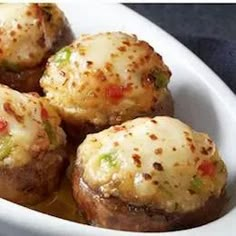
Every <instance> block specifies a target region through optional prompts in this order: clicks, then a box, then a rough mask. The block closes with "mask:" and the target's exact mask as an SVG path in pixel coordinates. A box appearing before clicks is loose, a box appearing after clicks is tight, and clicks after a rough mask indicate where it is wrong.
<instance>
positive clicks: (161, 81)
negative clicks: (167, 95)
mask: <svg viewBox="0 0 236 236" xmlns="http://www.w3.org/2000/svg"><path fill="white" fill-rule="evenodd" d="M151 75H152V76H153V77H154V78H155V86H156V87H157V88H165V87H166V86H167V84H168V83H169V79H168V76H167V75H166V74H165V73H164V72H162V71H159V70H157V69H155V70H154V71H153V72H152V73H151Z"/></svg>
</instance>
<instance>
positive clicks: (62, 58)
mask: <svg viewBox="0 0 236 236" xmlns="http://www.w3.org/2000/svg"><path fill="white" fill-rule="evenodd" d="M71 54H72V52H71V49H70V48H69V47H65V48H63V49H61V50H60V51H59V52H57V53H56V55H55V56H54V60H55V62H56V63H57V65H59V66H60V65H63V64H65V63H69V62H70V58H71Z"/></svg>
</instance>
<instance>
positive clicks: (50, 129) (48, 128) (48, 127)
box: [43, 120, 57, 146]
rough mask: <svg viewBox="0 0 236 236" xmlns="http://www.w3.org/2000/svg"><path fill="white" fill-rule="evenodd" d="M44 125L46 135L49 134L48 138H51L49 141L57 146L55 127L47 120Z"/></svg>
mask: <svg viewBox="0 0 236 236" xmlns="http://www.w3.org/2000/svg"><path fill="white" fill-rule="evenodd" d="M43 125H44V129H45V131H46V133H47V135H48V138H49V140H50V143H51V144H52V145H55V146H56V145H57V137H56V134H55V132H54V130H53V127H52V125H51V124H50V122H49V121H47V120H45V121H44V122H43Z"/></svg>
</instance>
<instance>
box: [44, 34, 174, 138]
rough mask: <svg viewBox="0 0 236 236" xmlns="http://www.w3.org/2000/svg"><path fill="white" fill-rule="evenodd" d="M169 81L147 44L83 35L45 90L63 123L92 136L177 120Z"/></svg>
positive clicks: (60, 59)
mask: <svg viewBox="0 0 236 236" xmlns="http://www.w3.org/2000/svg"><path fill="white" fill-rule="evenodd" d="M170 76H171V72H170V70H169V69H168V67H167V66H166V65H165V64H164V62H163V60H162V57H161V56H160V55H159V54H157V53H156V52H155V51H154V49H153V48H152V47H151V46H150V45H149V44H148V43H147V42H144V41H140V40H138V39H137V37H136V36H134V35H128V34H125V33H121V32H108V33H100V34H96V35H83V36H81V37H80V38H79V39H77V40H76V41H75V42H74V43H73V44H71V45H69V46H67V47H65V48H63V49H62V50H60V51H59V52H58V53H57V54H56V55H54V56H53V57H51V58H50V59H49V62H48V65H47V68H46V71H45V73H44V75H43V77H42V79H41V80H40V84H41V86H42V87H43V89H44V92H45V93H46V97H47V99H48V100H49V102H50V103H51V104H52V105H53V106H54V107H56V108H57V110H58V111H59V113H60V114H61V116H62V118H63V120H64V121H65V122H66V123H67V124H71V125H72V126H74V127H77V128H79V129H80V130H82V131H83V132H85V133H89V131H96V130H101V129H103V128H105V127H108V126H110V125H115V124H120V123H122V122H124V121H126V120H129V119H132V118H136V117H138V116H147V115H151V116H153V115H154V114H158V115H170V116H171V115H173V102H172V98H171V95H170V92H169V90H168V88H167V84H168V82H169V79H170ZM74 127H73V129H74ZM73 129H71V130H72V131H73Z"/></svg>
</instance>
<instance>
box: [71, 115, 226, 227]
mask: <svg viewBox="0 0 236 236" xmlns="http://www.w3.org/2000/svg"><path fill="white" fill-rule="evenodd" d="M226 179H227V171H226V167H225V164H224V162H223V161H222V159H221V157H220V155H219V153H218V150H217V148H216V146H215V144H214V142H213V141H212V139H210V138H209V136H208V135H207V134H204V133H199V132H196V131H194V130H193V129H191V128H190V127H189V126H187V125H186V124H184V123H182V122H181V121H179V120H177V119H174V118H170V117H155V118H137V119H135V120H132V121H128V122H126V123H123V124H122V125H117V126H113V127H111V128H109V129H107V130H104V131H102V132H100V133H96V134H90V135H88V136H87V138H86V139H85V141H84V142H83V143H82V144H81V145H80V147H79V148H78V153H77V160H76V163H75V167H74V174H73V193H74V199H75V200H76V202H77V203H78V206H79V208H80V209H82V210H83V212H84V214H85V216H86V217H87V219H88V220H89V221H90V222H91V223H92V224H95V225H97V226H101V227H106V228H113V229H119V230H131V231H168V230H176V229H184V228H189V227H194V226H198V225H201V224H204V223H207V222H209V221H212V220H214V219H216V218H217V217H218V216H219V213H220V211H221V210H222V207H223V205H224V196H225V190H224V189H225V185H226Z"/></svg>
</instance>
